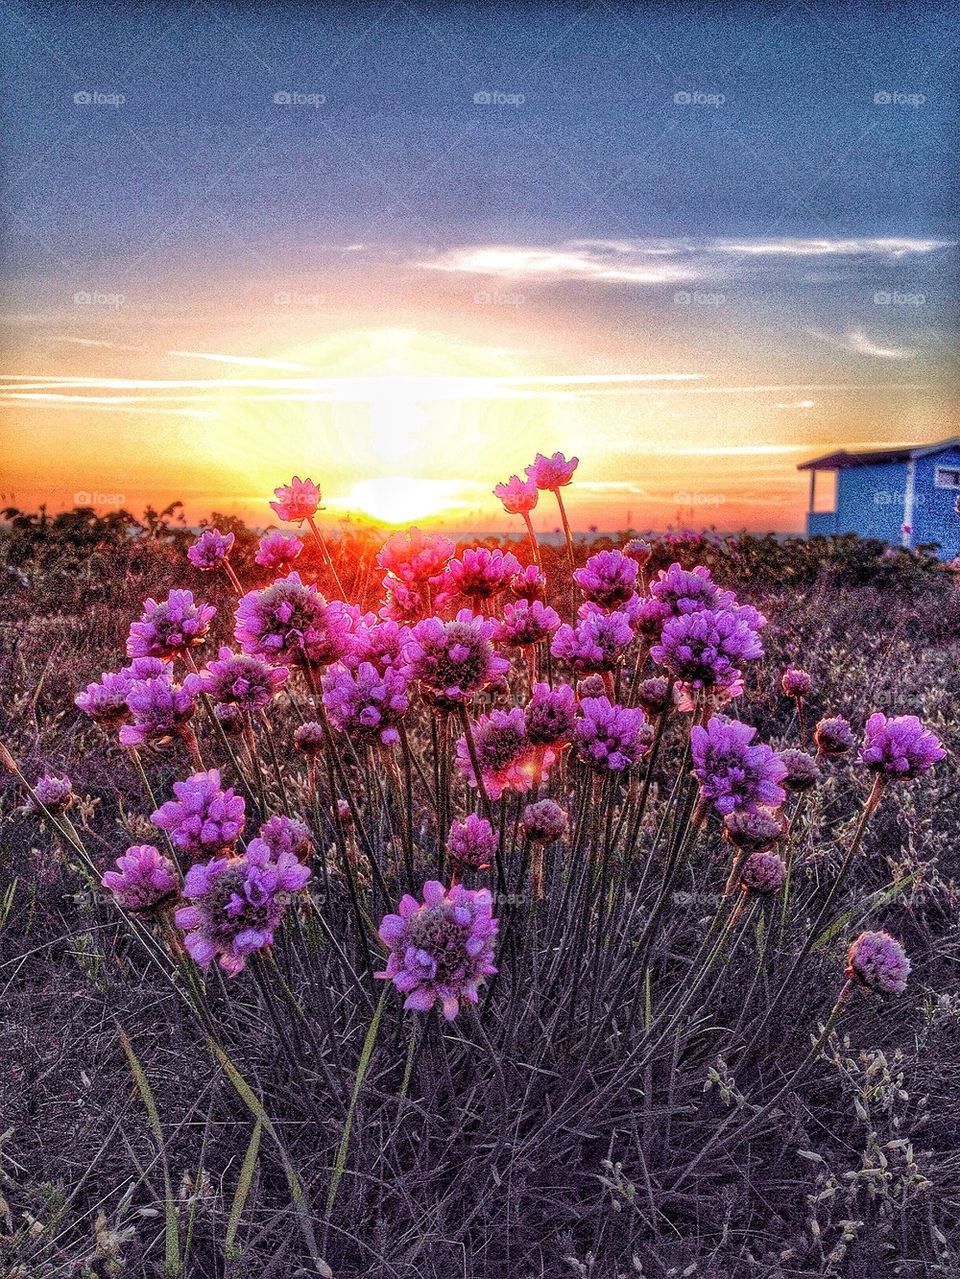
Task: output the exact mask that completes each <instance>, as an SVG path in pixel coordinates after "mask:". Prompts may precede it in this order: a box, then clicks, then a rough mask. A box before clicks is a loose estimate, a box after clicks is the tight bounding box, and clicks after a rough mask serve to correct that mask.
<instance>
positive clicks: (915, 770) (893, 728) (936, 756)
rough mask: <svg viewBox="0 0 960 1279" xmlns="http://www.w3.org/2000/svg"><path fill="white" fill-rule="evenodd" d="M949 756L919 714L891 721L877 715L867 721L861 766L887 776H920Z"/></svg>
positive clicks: (898, 717)
mask: <svg viewBox="0 0 960 1279" xmlns="http://www.w3.org/2000/svg"><path fill="white" fill-rule="evenodd" d="M945 757H946V751H944V749H943V747H942V746H941V745H940V741H939V738H938V737H937V736H936V734H934V733H931V732H930V731H929V729H926V728H924V727H923V725H922V724H921V723H920V721H919V720H918V719H917V717H916V715H897V716H894V717H893V718H892V719H887V717H886V715H883V714H881V713H880V712H877V714H875V715H871V716H870V718H869V719H868V720H867V727H866V732H865V734H864V741H863V747H862V749H861V751H860V763H861V764H866V766H867V768H869V769H870V771H871V772H872V773H879V774H880V775H881V776H883V777H888V778H894V777H900V778H909V777H919V776H920V774H921V773H925V772H926V771H927V769H929V768H932V767H933V765H934V764H936V763H937V762H938V761H939V760H941V759H944V758H945Z"/></svg>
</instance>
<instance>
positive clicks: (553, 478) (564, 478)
mask: <svg viewBox="0 0 960 1279" xmlns="http://www.w3.org/2000/svg"><path fill="white" fill-rule="evenodd" d="M579 463H580V459H579V458H577V457H572V458H571V459H570V461H569V462H568V461H567V459H566V458H565V457H564V456H563V454H562V453H554V455H553V456H552V457H545V456H544V455H543V454H542V453H538V454H537V456H536V457H535V458H534V459H533V462H532V463H531V464H530V465H529V466H527V467H524V470H525V471H526V473H527V478H528V479H529V480H531V481H532V482H533V483H534V484H536V486H537V488H538V489H549V490H551V491H552V492H554V493H555V492H556V491H557V489H561V488H563V487H564V486H565V485H567V484H569V483H570V481H571V480H572V479H573V473H574V471H575V470H576V469H577V467H578V465H579Z"/></svg>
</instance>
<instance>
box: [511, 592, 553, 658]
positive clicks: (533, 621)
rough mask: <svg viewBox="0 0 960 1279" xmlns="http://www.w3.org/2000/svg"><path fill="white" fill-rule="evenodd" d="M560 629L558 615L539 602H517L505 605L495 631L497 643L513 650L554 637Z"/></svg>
mask: <svg viewBox="0 0 960 1279" xmlns="http://www.w3.org/2000/svg"><path fill="white" fill-rule="evenodd" d="M559 628H560V615H559V614H558V613H557V612H556V610H555V609H552V608H550V607H549V605H547V604H541V603H540V601H539V600H534V601H533V602H532V603H531V602H530V601H529V600H518V601H517V602H516V604H505V605H504V607H503V621H502V622H501V623H500V626H499V629H498V630H497V642H498V643H499V644H507V645H509V646H510V647H513V648H526V647H527V645H529V644H539V643H540V641H541V640H546V639H549V638H550V637H551V635H555V634H556V632H557V631H558V630H559Z"/></svg>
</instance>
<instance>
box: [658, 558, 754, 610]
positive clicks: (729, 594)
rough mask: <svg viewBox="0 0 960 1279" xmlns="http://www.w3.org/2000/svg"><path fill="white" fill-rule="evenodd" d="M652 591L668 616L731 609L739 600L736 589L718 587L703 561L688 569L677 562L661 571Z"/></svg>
mask: <svg viewBox="0 0 960 1279" xmlns="http://www.w3.org/2000/svg"><path fill="white" fill-rule="evenodd" d="M650 594H651V595H652V596H653V598H654V599H655V600H656V601H657V602H658V603H659V604H660V605H661V607H662V608H663V612H664V617H682V616H684V615H685V614H687V613H699V612H700V611H701V609H705V608H709V609H718V608H729V607H730V606H731V605H733V604H734V602H735V600H736V596H735V595H734V593H733V591H727V590H724V589H723V588H722V587H720V586H718V585H717V583H716V582H715V581H714V580H713V576H712V574H711V573H710V570H709V569H708V568H704V566H703V565H702V564H698V565H697V567H696V568H694V569H685V568H682V567H681V566H680V565H679V564H678V563H676V561H675V562H674V563H673V564H671V565H670V567H669V568H667V569H661V570H660V572H659V573H658V574H657V577H656V580H655V581H653V582H651V584H650Z"/></svg>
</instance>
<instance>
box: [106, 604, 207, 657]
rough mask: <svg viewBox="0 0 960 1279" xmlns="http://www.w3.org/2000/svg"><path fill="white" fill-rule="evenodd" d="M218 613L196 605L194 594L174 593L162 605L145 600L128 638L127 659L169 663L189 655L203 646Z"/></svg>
mask: <svg viewBox="0 0 960 1279" xmlns="http://www.w3.org/2000/svg"><path fill="white" fill-rule="evenodd" d="M216 611H217V610H216V609H215V608H214V607H213V605H212V604H195V603H194V601H193V591H170V593H169V594H168V595H167V598H166V599H165V600H163V601H162V602H161V603H159V604H158V603H157V601H156V600H154V599H148V600H145V601H144V605H143V613H142V615H141V617H140V620H139V622H134V623H132V625H131V627H130V634H129V635H128V636H127V656H128V657H159V658H161V659H162V660H163V661H169V660H170V659H171V658H173V657H177V656H178V655H179V654H181V653H185V652H186V651H187V649H189V648H193V647H194V646H195V645H197V644H202V643H203V641H204V639H205V638H206V634H207V631H208V630H209V629H210V622H211V620H212V619H213V616H214V614H215V613H216Z"/></svg>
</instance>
